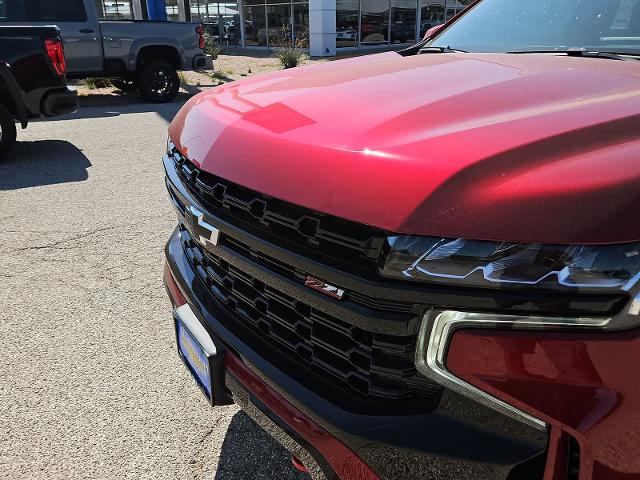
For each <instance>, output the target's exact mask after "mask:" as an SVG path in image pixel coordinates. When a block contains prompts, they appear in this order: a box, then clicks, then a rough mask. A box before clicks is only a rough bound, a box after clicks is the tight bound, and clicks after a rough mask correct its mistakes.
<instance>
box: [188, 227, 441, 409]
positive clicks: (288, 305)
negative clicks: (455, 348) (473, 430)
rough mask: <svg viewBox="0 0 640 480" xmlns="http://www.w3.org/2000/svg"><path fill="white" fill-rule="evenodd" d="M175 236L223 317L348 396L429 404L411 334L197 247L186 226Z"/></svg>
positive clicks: (432, 389) (435, 392)
mask: <svg viewBox="0 0 640 480" xmlns="http://www.w3.org/2000/svg"><path fill="white" fill-rule="evenodd" d="M181 241H182V245H183V248H184V251H185V253H186V256H187V258H188V260H189V262H190V263H191V266H192V268H193V269H194V271H195V272H196V273H197V275H198V276H199V277H200V279H201V280H202V281H203V282H204V283H205V284H206V285H207V288H208V290H209V291H210V293H211V294H212V296H213V298H214V299H215V300H216V302H217V303H218V304H219V306H221V307H222V308H224V309H225V310H226V311H227V313H228V314H229V315H228V316H229V319H230V320H229V321H233V322H234V323H235V324H236V326H239V327H241V328H243V329H244V331H247V332H249V333H250V334H252V335H257V336H259V337H260V339H261V341H263V342H264V343H265V344H266V345H268V346H269V347H270V348H276V349H277V350H278V351H280V352H281V353H284V354H285V355H288V356H289V357H290V358H291V359H292V365H296V366H297V365H302V366H304V367H306V368H308V369H309V371H310V372H312V374H316V375H318V376H320V377H321V378H322V379H324V380H329V381H330V382H331V384H332V385H335V386H336V387H338V388H341V389H342V390H344V391H348V392H349V393H350V394H351V395H355V396H359V397H363V398H368V399H374V400H375V399H378V400H382V401H384V400H393V401H395V402H400V403H397V404H395V406H402V405H416V406H419V407H420V408H430V407H432V406H433V405H434V403H433V402H434V401H435V400H436V399H437V398H438V396H439V392H440V388H439V387H438V386H437V385H435V384H432V383H431V382H429V381H428V380H426V379H425V378H424V377H422V376H420V375H419V374H417V372H416V368H415V366H414V352H415V345H416V341H417V338H416V335H408V336H391V335H384V334H379V333H374V332H370V331H367V330H364V329H361V328H358V327H356V326H354V325H351V324H349V323H347V322H345V321H343V320H340V319H338V318H335V317H333V316H331V315H328V314H327V313H325V312H322V311H320V310H318V309H317V308H314V307H312V306H310V305H308V304H306V303H304V302H303V301H301V300H299V299H296V298H293V297H291V296H290V295H288V294H286V293H284V292H282V291H280V290H277V289H275V288H273V287H271V286H269V285H267V284H265V283H263V282H261V281H259V280H258V279H256V278H254V277H252V276H250V275H249V274H247V273H246V272H243V271H241V270H240V269H238V268H236V267H235V266H233V265H232V264H230V263H229V262H227V261H226V260H224V259H223V258H222V257H220V256H218V255H216V254H214V253H212V252H210V251H206V250H204V249H202V248H201V247H200V245H199V244H198V243H197V242H195V241H194V240H193V239H192V238H191V236H190V235H189V233H188V231H186V230H185V229H184V228H183V229H181Z"/></svg>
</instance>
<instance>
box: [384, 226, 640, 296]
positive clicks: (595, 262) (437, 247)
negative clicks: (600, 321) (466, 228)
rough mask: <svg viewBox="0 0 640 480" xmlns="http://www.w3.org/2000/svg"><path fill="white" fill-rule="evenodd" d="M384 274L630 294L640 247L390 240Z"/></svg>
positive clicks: (470, 283) (639, 274)
mask: <svg viewBox="0 0 640 480" xmlns="http://www.w3.org/2000/svg"><path fill="white" fill-rule="evenodd" d="M381 273H382V275H383V276H385V277H388V278H396V279H402V280H412V281H424V282H437V283H448V284H459V285H466V286H494V287H501V288H504V287H505V286H507V285H512V286H514V287H515V286H518V285H522V286H525V285H529V286H532V285H534V286H536V287H539V288H556V289H557V288H559V287H560V288H562V287H568V288H580V289H594V290H598V291H602V290H612V291H616V290H617V291H619V290H630V289H631V288H632V287H633V286H634V285H635V284H636V283H637V282H638V280H639V279H640V244H622V245H602V246H584V245H582V246H580V245H578V246H576V245H571V246H567V245H545V244H521V243H505V242H488V241H479V240H464V239H449V238H434V237H417V236H397V237H389V238H388V239H387V245H386V260H385V263H384V265H383V266H382V267H381Z"/></svg>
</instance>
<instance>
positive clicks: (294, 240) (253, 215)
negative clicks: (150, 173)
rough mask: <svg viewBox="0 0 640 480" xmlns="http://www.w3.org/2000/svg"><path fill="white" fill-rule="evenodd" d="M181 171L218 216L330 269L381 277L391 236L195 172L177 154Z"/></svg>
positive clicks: (199, 171) (180, 173) (186, 160)
mask: <svg viewBox="0 0 640 480" xmlns="http://www.w3.org/2000/svg"><path fill="white" fill-rule="evenodd" d="M173 159H174V161H175V163H176V167H177V168H176V169H177V171H178V173H179V175H180V176H181V178H182V180H183V181H184V182H185V184H186V185H187V187H188V188H189V190H190V191H191V193H192V194H194V195H196V197H197V198H198V200H199V201H200V202H201V203H202V204H203V206H204V207H206V208H207V210H208V211H210V212H211V213H212V214H214V215H218V216H220V217H221V218H223V219H225V220H229V221H230V223H233V224H234V225H237V226H242V227H243V228H244V229H247V230H249V231H252V233H255V234H257V235H258V236H261V237H263V238H266V239H267V240H269V241H271V242H272V243H275V244H278V245H281V246H284V247H285V248H289V249H291V250H292V251H295V252H297V253H302V254H304V255H306V256H309V257H310V258H316V259H320V260H322V261H324V262H325V263H327V264H329V265H331V266H334V267H335V266H338V267H339V268H341V269H343V270H345V269H347V270H352V271H355V272H357V273H365V274H366V275H367V276H376V275H377V271H378V270H377V269H378V260H379V258H380V255H381V253H382V247H383V245H384V242H385V238H386V236H387V235H386V234H385V232H382V231H380V230H377V229H375V228H372V227H369V226H366V225H362V224H358V223H355V222H351V221H348V220H344V219H341V218H337V217H333V216H330V215H325V214H323V213H320V212H317V211H314V210H310V209H308V208H304V207H300V206H297V205H293V204H291V203H288V202H285V201H282V200H279V199H276V198H273V197H270V196H268V195H264V194H262V193H259V192H256V191H253V190H250V189H248V188H245V187H242V186H240V185H237V184H234V183H232V182H229V181H227V180H224V179H222V178H220V177H217V176H215V175H212V174H210V173H208V172H205V171H203V170H200V169H198V168H196V166H195V165H194V164H193V163H191V161H189V160H188V159H186V158H185V157H184V156H182V155H180V153H179V152H177V151H175V152H174V154H173Z"/></svg>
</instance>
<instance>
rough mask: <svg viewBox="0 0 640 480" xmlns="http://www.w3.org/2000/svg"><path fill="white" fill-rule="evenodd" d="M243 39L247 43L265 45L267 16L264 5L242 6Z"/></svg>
mask: <svg viewBox="0 0 640 480" xmlns="http://www.w3.org/2000/svg"><path fill="white" fill-rule="evenodd" d="M244 40H245V43H246V44H247V45H251V46H252V45H257V46H263V47H266V46H267V18H266V13H265V7H264V5H256V6H247V7H244Z"/></svg>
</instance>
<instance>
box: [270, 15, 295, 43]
mask: <svg viewBox="0 0 640 480" xmlns="http://www.w3.org/2000/svg"><path fill="white" fill-rule="evenodd" d="M267 25H268V32H269V33H268V34H269V46H271V47H284V46H288V45H289V44H290V43H291V4H283V5H267Z"/></svg>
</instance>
